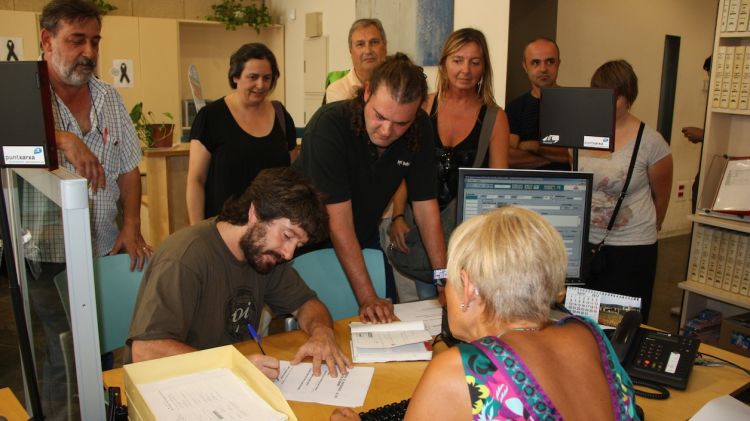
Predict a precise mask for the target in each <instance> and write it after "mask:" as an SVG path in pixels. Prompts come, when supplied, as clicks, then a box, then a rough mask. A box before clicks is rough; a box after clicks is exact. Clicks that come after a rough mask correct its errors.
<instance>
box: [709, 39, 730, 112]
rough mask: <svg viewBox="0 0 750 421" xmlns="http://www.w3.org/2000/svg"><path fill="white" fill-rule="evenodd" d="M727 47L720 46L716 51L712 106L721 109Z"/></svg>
mask: <svg viewBox="0 0 750 421" xmlns="http://www.w3.org/2000/svg"><path fill="white" fill-rule="evenodd" d="M726 52H727V47H726V46H725V45H720V46H719V48H718V49H717V51H716V59H715V60H714V64H713V67H714V68H713V72H714V76H713V86H712V87H711V106H712V107H713V108H719V107H720V106H721V87H722V86H723V83H724V57H725V56H726Z"/></svg>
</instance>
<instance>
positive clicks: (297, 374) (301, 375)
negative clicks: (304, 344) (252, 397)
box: [274, 361, 375, 407]
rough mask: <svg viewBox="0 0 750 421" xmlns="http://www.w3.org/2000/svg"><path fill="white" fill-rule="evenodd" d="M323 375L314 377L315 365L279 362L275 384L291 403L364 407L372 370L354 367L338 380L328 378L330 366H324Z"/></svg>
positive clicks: (340, 375) (370, 368)
mask: <svg viewBox="0 0 750 421" xmlns="http://www.w3.org/2000/svg"><path fill="white" fill-rule="evenodd" d="M320 369H321V375H320V376H319V377H315V376H313V368H312V363H299V364H297V365H291V364H289V361H280V367H279V378H278V379H276V381H275V382H274V383H276V385H277V386H278V387H279V389H281V393H282V394H283V395H284V397H285V398H286V399H287V400H289V401H299V402H316V403H322V404H324V405H336V406H348V407H355V406H362V405H364V403H365V396H367V390H368V389H369V388H370V382H371V381H372V375H373V373H374V372H375V369H374V368H372V367H353V368H350V369H349V372H348V373H347V374H343V375H342V374H341V373H339V376H338V377H331V376H329V375H328V366H326V365H325V364H323V365H322V366H321V367H320Z"/></svg>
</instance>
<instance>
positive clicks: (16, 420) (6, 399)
mask: <svg viewBox="0 0 750 421" xmlns="http://www.w3.org/2000/svg"><path fill="white" fill-rule="evenodd" d="M0 416H3V417H5V418H7V419H8V421H26V420H28V419H29V414H28V413H27V412H26V410H25V409H24V408H23V406H21V403H20V402H18V399H16V395H14V394H13V391H12V390H10V388H8V387H5V388H2V389H0Z"/></svg>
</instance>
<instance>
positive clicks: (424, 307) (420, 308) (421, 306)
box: [393, 298, 443, 336]
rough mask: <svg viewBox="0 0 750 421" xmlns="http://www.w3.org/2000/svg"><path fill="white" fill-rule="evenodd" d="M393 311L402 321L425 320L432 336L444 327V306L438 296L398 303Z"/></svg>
mask: <svg viewBox="0 0 750 421" xmlns="http://www.w3.org/2000/svg"><path fill="white" fill-rule="evenodd" d="M393 312H394V313H396V317H398V318H399V320H401V321H402V322H411V321H415V320H421V321H423V322H424V326H425V327H426V328H427V331H428V332H430V335H432V336H435V335H437V334H438V333H440V331H441V329H442V322H443V308H442V307H441V306H440V302H439V301H438V300H437V298H435V299H432V300H422V301H413V302H411V303H403V304H396V305H394V306H393Z"/></svg>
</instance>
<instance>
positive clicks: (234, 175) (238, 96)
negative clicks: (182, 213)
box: [186, 43, 297, 225]
mask: <svg viewBox="0 0 750 421" xmlns="http://www.w3.org/2000/svg"><path fill="white" fill-rule="evenodd" d="M279 75H280V73H279V67H278V64H277V63H276V57H274V55H273V53H272V52H271V50H269V49H268V47H266V46H265V45H263V44H259V43H250V44H245V45H243V46H242V47H240V48H239V49H238V50H237V51H236V52H235V53H234V54H232V57H231V58H230V59H229V76H228V77H229V86H230V87H231V88H232V89H234V91H233V92H231V93H229V94H228V95H227V96H225V97H224V98H221V99H220V100H218V101H214V102H212V103H210V104H208V105H207V106H206V107H204V108H203V109H202V110H200V112H199V113H198V115H197V116H196V117H195V122H194V123H193V127H192V129H191V131H190V139H191V140H190V161H189V165H188V176H187V192H186V196H187V209H188V219H189V221H190V224H191V225H192V224H195V223H196V222H198V221H200V220H202V219H205V218H209V217H212V216H215V215H217V214H218V213H219V212H221V208H222V206H223V205H224V201H226V200H227V199H228V198H230V197H232V196H239V195H240V194H242V192H243V191H245V189H246V188H247V186H249V185H250V183H251V182H252V181H253V179H254V178H255V176H256V175H257V174H258V173H259V172H260V171H261V170H262V169H265V168H274V167H285V166H289V165H290V163H291V152H292V151H293V150H294V148H295V147H296V141H297V139H296V135H295V130H294V121H293V120H292V116H290V115H289V113H288V112H287V111H286V110H285V109H284V107H283V106H282V105H281V104H280V103H278V102H277V101H270V100H269V99H268V95H269V94H270V93H271V92H272V91H273V89H274V87H276V82H277V81H278V79H279Z"/></svg>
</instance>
